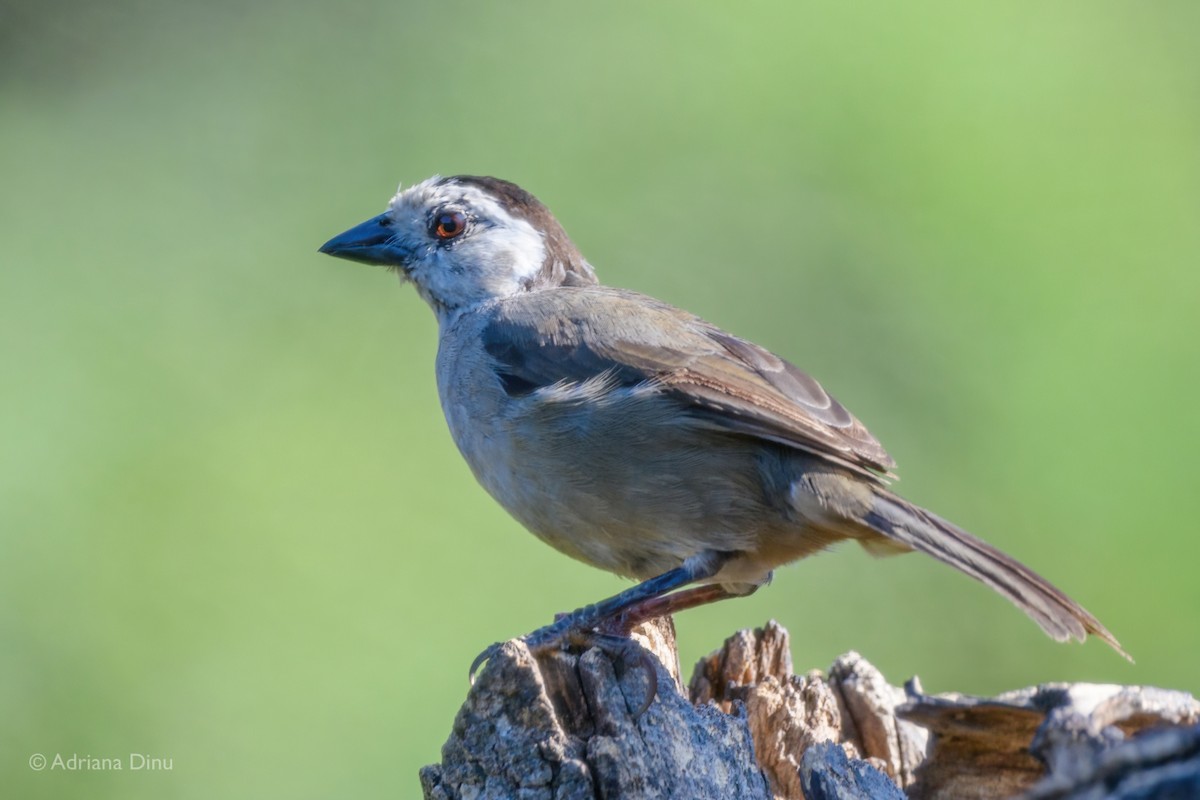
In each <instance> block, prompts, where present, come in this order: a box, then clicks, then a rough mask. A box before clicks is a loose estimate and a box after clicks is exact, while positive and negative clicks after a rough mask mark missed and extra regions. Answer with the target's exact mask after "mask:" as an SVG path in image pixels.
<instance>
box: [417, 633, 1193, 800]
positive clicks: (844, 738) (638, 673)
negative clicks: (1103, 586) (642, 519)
mask: <svg viewBox="0 0 1200 800" xmlns="http://www.w3.org/2000/svg"><path fill="white" fill-rule="evenodd" d="M638 634H639V636H640V641H641V642H642V643H643V644H644V645H645V646H646V648H647V649H648V650H649V652H650V653H652V654H653V655H654V658H655V659H656V664H655V674H656V678H657V683H658V694H657V698H656V699H655V700H654V702H653V703H652V704H651V705H650V706H649V708H648V709H647V710H646V712H645V713H644V714H642V715H641V716H637V714H636V712H637V710H638V709H639V708H640V707H641V705H642V702H643V700H644V699H645V698H646V696H647V692H648V691H649V689H650V686H651V679H650V675H649V673H648V672H647V669H646V668H645V667H644V666H643V665H641V664H639V663H636V662H635V663H626V661H627V659H623V658H621V657H620V656H617V657H612V656H610V655H608V654H606V653H604V652H601V651H600V650H597V649H591V650H587V651H585V652H583V653H581V654H578V653H570V652H554V653H550V654H548V655H544V656H541V657H537V658H535V657H534V656H533V655H532V654H531V653H530V652H529V650H528V649H527V648H526V647H525V646H524V645H523V644H522V643H521V642H519V641H515V640H514V641H512V642H508V643H506V644H505V645H504V647H503V648H502V649H501V651H500V652H499V653H498V654H497V655H496V656H495V657H494V658H492V659H491V661H490V662H489V663H488V664H487V666H486V667H485V668H484V670H483V671H482V672H481V673H480V675H479V680H478V681H477V682H476V684H475V686H474V687H472V689H471V691H470V693H469V694H468V697H467V700H466V702H465V703H464V705H463V707H462V709H461V710H460V711H459V713H458V716H457V718H456V719H455V721H454V727H453V730H452V732H451V734H450V738H449V739H448V740H447V742H446V744H445V746H444V747H443V748H442V761H441V763H440V764H435V765H432V766H429V767H426V768H424V769H423V770H422V771H421V783H422V787H423V788H424V791H425V797H426V798H430V799H433V798H436V799H437V800H457V799H458V798H463V799H464V800H468V799H470V800H483V798H489V799H492V798H495V799H497V800H498V799H499V798H522V800H577V799H582V798H589V799H590V798H697V799H698V798H751V799H754V798H769V797H774V798H779V799H780V800H793V799H798V798H808V800H858V799H860V798H900V797H903V796H905V795H907V796H908V797H910V798H962V797H976V798H992V797H997V798H999V797H1012V796H1015V795H1018V794H1022V793H1025V794H1024V796H1026V797H1029V798H1032V799H1034V800H1066V799H1067V798H1073V799H1074V800H1100V799H1101V798H1121V799H1122V800H1134V798H1154V797H1200V703H1197V701H1196V700H1195V699H1194V698H1193V697H1192V696H1191V695H1188V694H1186V693H1183V692H1174V691H1168V690H1164V689H1154V688H1150V687H1130V686H1098V685H1092V684H1046V685H1043V686H1038V687H1033V688H1029V689H1022V690H1019V691H1015V692H1009V693H1006V694H1003V695H1000V696H999V697H996V698H977V697H968V696H963V695H956V694H946V695H936V696H930V695H926V694H924V693H923V691H922V690H921V688H920V685H919V683H918V682H917V680H916V679H915V678H914V679H912V680H910V681H909V682H908V684H907V685H906V686H905V688H903V689H902V688H900V687H897V686H893V685H891V684H889V683H888V682H887V681H886V680H885V679H884V677H883V675H882V674H881V673H880V672H879V671H878V670H877V669H875V667H873V666H872V665H871V664H870V663H869V662H868V661H867V660H866V659H864V658H863V657H862V656H860V655H858V654H857V653H847V654H846V655H844V656H841V657H840V658H838V659H837V660H836V661H835V662H834V664H833V665H832V666H831V668H830V669H829V671H828V672H827V673H821V672H818V671H812V672H809V673H807V674H805V675H795V674H793V672H792V661H791V654H790V650H789V646H788V635H787V631H785V630H784V629H783V628H782V627H780V626H779V625H778V624H776V623H774V622H771V623H768V624H767V625H766V626H765V627H763V628H761V629H756V630H753V631H739V632H738V633H736V634H734V635H733V636H731V637H730V638H729V639H728V640H726V642H725V643H724V645H723V646H722V648H721V649H720V650H718V651H716V652H714V653H712V654H711V655H709V656H707V657H706V658H704V659H702V660H701V661H700V663H699V664H697V665H696V669H695V672H694V674H693V676H692V680H691V683H690V686H689V688H688V691H687V694H686V695H685V694H684V692H683V685H682V682H681V680H680V671H679V663H678V655H677V653H676V650H675V638H674V627H673V625H672V624H671V621H670V619H666V620H659V621H657V622H656V623H652V624H649V625H646V626H643V628H642V629H641V630H640V631H639V632H638Z"/></svg>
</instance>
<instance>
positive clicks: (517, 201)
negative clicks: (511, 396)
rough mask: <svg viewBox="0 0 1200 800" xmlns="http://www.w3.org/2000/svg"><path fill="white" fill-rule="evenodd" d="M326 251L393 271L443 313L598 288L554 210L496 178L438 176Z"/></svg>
mask: <svg viewBox="0 0 1200 800" xmlns="http://www.w3.org/2000/svg"><path fill="white" fill-rule="evenodd" d="M321 252H322V253H328V254H329V255H332V256H338V257H339V258H346V259H350V260H351V261H361V262H363V263H366V264H379V265H383V266H387V267H390V268H392V269H394V270H396V271H397V272H398V273H399V274H400V276H401V279H402V280H406V281H412V282H413V284H414V285H415V286H416V288H417V291H418V292H419V293H420V294H421V296H422V297H423V298H425V300H426V302H428V303H429V304H430V305H431V306H432V307H433V309H434V311H436V312H437V313H438V315H439V316H443V315H446V314H453V313H454V312H456V311H458V310H461V309H465V308H470V307H471V306H474V305H477V304H478V303H481V302H484V301H486V300H490V299H492V298H497V297H507V296H510V295H514V294H519V293H521V292H528V291H536V290H539V289H546V288H553V287H557V286H581V285H589V284H594V283H596V275H595V273H594V272H593V271H592V267H591V265H589V264H588V263H587V261H585V260H584V258H583V256H582V255H580V253H579V250H578V249H576V247H575V245H574V244H573V243H572V242H571V240H570V238H568V236H567V234H566V232H565V231H564V230H563V229H562V226H561V225H559V224H558V220H556V219H555V218H554V215H553V214H551V213H550V211H549V209H547V208H546V207H545V206H544V205H542V204H541V203H540V202H538V199H537V198H536V197H534V196H533V195H531V194H530V193H529V192H526V191H525V190H524V189H522V188H521V187H519V186H517V185H516V184H513V183H509V182H508V181H502V180H499V179H497V178H484V177H475V176H470V175H459V176H456V177H452V178H442V177H437V176H435V177H433V178H430V179H428V180H426V181H422V182H421V183H418V184H415V185H414V186H410V187H409V188H407V189H402V190H401V191H398V192H397V193H396V196H395V197H393V198H392V202H391V203H390V204H389V206H388V210H387V211H385V212H383V213H382V214H380V215H379V216H377V217H372V218H371V219H369V220H367V221H366V222H364V223H362V224H361V225H358V226H356V227H354V228H351V229H350V230H348V231H346V232H345V233H341V234H339V235H337V236H335V237H333V238H332V239H330V240H329V241H328V242H326V243H325V244H324V245H322V246H321Z"/></svg>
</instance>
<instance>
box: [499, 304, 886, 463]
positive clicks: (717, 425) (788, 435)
mask: <svg viewBox="0 0 1200 800" xmlns="http://www.w3.org/2000/svg"><path fill="white" fill-rule="evenodd" d="M483 345H484V347H485V348H486V350H487V352H488V353H489V354H490V355H491V356H492V358H494V359H495V362H496V372H497V374H498V375H499V377H500V379H501V381H502V382H503V385H504V387H505V390H506V391H507V392H508V393H509V394H510V395H513V396H518V395H527V394H530V393H532V392H535V391H537V390H538V389H541V388H543V387H547V386H552V385H555V384H561V383H572V382H582V381H585V380H588V379H591V378H595V377H597V376H599V375H605V374H607V375H608V376H610V377H611V379H612V380H613V381H614V383H616V384H622V385H627V386H632V385H636V384H639V383H643V382H648V381H650V382H653V383H654V384H656V385H657V386H658V387H660V390H661V392H663V393H664V394H667V395H669V396H672V397H673V398H675V399H676V400H678V401H679V402H680V403H681V405H682V406H683V407H684V408H685V409H686V412H687V413H688V414H689V415H690V416H691V417H692V418H693V419H694V420H695V421H696V422H697V423H699V424H702V425H704V426H705V427H709V428H714V429H719V430H723V431H727V432H730V433H734V434H742V435H747V436H753V437H756V438H760V439H766V440H769V441H772V442H777V443H780V444H783V445H786V446H789V447H795V448H797V449H800V450H804V451H806V452H808V453H811V454H814V455H817V456H820V457H822V458H825V459H827V460H830V461H833V462H835V463H838V464H841V465H842V466H846V467H849V468H850V469H853V470H855V471H856V472H859V473H862V474H864V475H867V476H870V477H872V478H887V477H891V469H892V468H893V467H894V466H895V462H894V461H892V458H891V457H890V456H889V455H888V454H887V452H886V451H885V450H884V449H883V446H882V445H880V444H879V442H878V441H876V439H875V437H873V436H872V435H871V433H870V432H869V431H868V430H867V429H866V427H864V426H863V424H862V423H861V422H859V421H858V420H857V419H855V418H854V416H853V415H852V414H851V413H850V412H849V411H847V410H846V409H845V407H844V406H842V405H841V404H840V403H838V402H837V401H836V400H834V399H833V398H832V397H830V396H829V394H828V393H826V392H825V390H824V389H823V388H822V387H821V385H820V384H819V383H817V381H815V380H814V379H813V378H811V377H810V376H808V375H807V374H805V373H804V372H802V371H801V370H799V369H798V368H796V367H795V366H793V365H792V364H790V363H788V362H787V361H785V360H783V359H782V358H779V357H778V356H776V355H774V354H772V353H771V352H769V351H767V350H765V349H763V348H761V347H759V346H758V345H756V344H753V343H751V342H748V341H746V340H744V339H740V338H738V337H736V336H733V335H731V334H729V333H726V332H724V331H722V330H721V329H720V328H717V327H716V326H714V325H711V324H709V323H707V322H705V321H703V320H701V319H699V318H698V317H695V316H693V315H691V314H688V313H687V312H684V311H681V310H679V309H677V308H674V307H672V306H669V305H667V304H665V303H662V302H660V301H658V300H655V299H653V298H650V297H647V296H645V295H640V294H636V293H634V292H627V291H623V290H618V289H609V288H604V287H581V288H571V289H569V288H561V289H555V290H551V291H544V292H532V293H529V294H524V295H520V296H518V297H513V298H508V299H506V300H504V301H501V302H499V303H498V304H497V305H496V306H495V307H494V308H493V309H492V311H491V315H490V319H489V322H488V324H487V326H486V327H485V329H484V330H483Z"/></svg>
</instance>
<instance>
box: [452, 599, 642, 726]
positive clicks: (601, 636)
mask: <svg viewBox="0 0 1200 800" xmlns="http://www.w3.org/2000/svg"><path fill="white" fill-rule="evenodd" d="M521 641H522V642H524V643H525V646H526V647H528V648H529V652H530V653H532V654H533V655H534V656H535V657H537V656H542V655H545V654H547V653H552V652H555V651H571V650H574V651H576V652H584V651H586V650H590V649H591V648H593V647H595V648H597V649H599V650H600V652H602V653H604V654H605V655H606V656H608V657H609V659H611V660H612V661H613V663H614V664H620V665H621V666H622V667H623V669H624V670H629V669H641V670H642V671H643V673H644V674H645V675H646V679H647V681H648V684H649V685H648V688H647V690H646V695H645V697H644V698H643V699H642V702H641V704H640V705H639V707H638V708H637V709H636V710H635V711H634V719H637V718H638V717H640V716H641V715H642V714H644V713H645V712H646V710H647V709H649V708H650V704H651V703H653V702H654V698H655V697H657V696H658V663H657V661H656V660H655V658H654V656H653V655H651V654H650V652H649V651H648V650H646V649H645V648H644V647H642V646H641V645H640V644H638V643H637V642H636V641H634V640H633V639H632V638H630V636H629V630H628V628H627V627H626V625H625V624H624V622H623V620H622V617H621V615H617V616H616V617H614V618H611V619H604V620H600V621H599V622H591V623H590V624H589V623H586V622H579V621H578V620H577V619H576V618H575V616H574V615H572V614H565V615H560V616H559V617H557V618H556V620H555V621H554V623H553V624H550V625H547V626H545V627H544V628H539V629H538V630H536V631H533V632H532V633H529V634H527V635H525V636H522V637H521ZM503 644H504V643H503V642H496V643H495V644H493V645H491V646H490V647H488V648H487V649H486V650H484V651H483V652H482V653H480V654H479V655H478V656H476V657H475V660H474V661H473V662H471V671H470V679H471V683H472V684H474V682H475V674H476V673H477V672H478V671H479V668H480V667H481V666H483V664H484V663H485V662H486V661H488V660H489V659H491V658H492V657H493V656H495V655H496V653H498V652H499V651H500V648H501V647H502V646H503Z"/></svg>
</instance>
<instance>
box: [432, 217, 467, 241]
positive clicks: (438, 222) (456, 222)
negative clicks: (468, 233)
mask: <svg viewBox="0 0 1200 800" xmlns="http://www.w3.org/2000/svg"><path fill="white" fill-rule="evenodd" d="M466 229H467V218H466V217H464V216H463V215H462V214H460V213H459V212H457V211H444V212H442V213H441V214H438V215H437V216H436V217H434V218H433V235H434V236H436V237H437V238H439V239H453V238H454V237H455V236H460V235H462V232H463V231H465V230H466Z"/></svg>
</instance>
